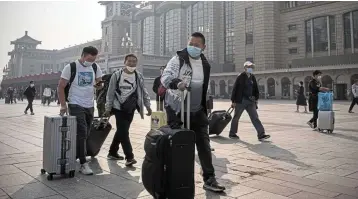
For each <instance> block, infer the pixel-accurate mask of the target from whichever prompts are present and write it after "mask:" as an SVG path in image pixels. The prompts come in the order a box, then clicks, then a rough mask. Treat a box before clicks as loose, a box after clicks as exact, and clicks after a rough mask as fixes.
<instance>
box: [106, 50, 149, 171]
mask: <svg viewBox="0 0 358 199" xmlns="http://www.w3.org/2000/svg"><path fill="white" fill-rule="evenodd" d="M137 63H138V58H137V56H135V55H134V54H128V55H126V57H125V58H124V64H125V68H121V69H119V70H118V71H116V72H115V73H114V74H113V75H112V77H111V80H110V83H109V88H108V91H107V98H106V112H105V114H104V115H106V116H108V115H110V114H111V113H112V114H114V116H115V117H116V126H117V131H116V133H115V135H114V137H113V141H112V144H111V146H110V148H109V153H108V156H107V157H108V159H111V160H123V159H124V158H123V157H122V156H120V155H119V154H118V150H119V145H120V144H121V145H122V149H123V153H124V155H125V159H126V163H125V165H126V166H132V165H133V164H136V163H137V161H136V160H135V159H134V154H133V148H132V144H131V141H130V138H129V129H130V126H131V124H132V121H133V117H134V112H135V110H137V111H138V112H139V114H140V115H141V117H142V119H143V118H144V111H143V107H144V106H145V107H146V109H147V111H148V113H147V116H150V115H151V114H152V109H151V108H150V97H149V94H148V91H147V89H146V87H145V84H144V77H143V75H142V73H140V72H139V71H137V70H136V67H137Z"/></svg>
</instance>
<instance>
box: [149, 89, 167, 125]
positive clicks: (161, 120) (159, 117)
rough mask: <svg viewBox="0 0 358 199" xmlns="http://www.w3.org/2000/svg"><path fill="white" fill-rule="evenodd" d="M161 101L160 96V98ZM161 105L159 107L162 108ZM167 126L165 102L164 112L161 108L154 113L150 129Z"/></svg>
mask: <svg viewBox="0 0 358 199" xmlns="http://www.w3.org/2000/svg"><path fill="white" fill-rule="evenodd" d="M159 100H160V96H159ZM160 104H161V103H158V106H160ZM166 124H167V115H166V114H165V112H164V102H163V111H161V110H160V108H159V107H157V111H156V112H153V113H152V115H151V119H150V128H151V129H154V130H156V129H159V128H160V127H162V126H165V125H166Z"/></svg>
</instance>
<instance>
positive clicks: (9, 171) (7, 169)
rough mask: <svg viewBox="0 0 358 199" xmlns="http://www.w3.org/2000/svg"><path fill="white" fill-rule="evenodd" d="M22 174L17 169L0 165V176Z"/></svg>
mask: <svg viewBox="0 0 358 199" xmlns="http://www.w3.org/2000/svg"><path fill="white" fill-rule="evenodd" d="M19 172H22V171H21V170H19V169H18V168H16V167H15V166H13V165H2V166H0V176H1V175H6V174H13V173H19Z"/></svg>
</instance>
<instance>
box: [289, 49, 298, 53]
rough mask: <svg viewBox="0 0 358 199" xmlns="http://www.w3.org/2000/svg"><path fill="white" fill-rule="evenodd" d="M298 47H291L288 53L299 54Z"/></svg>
mask: <svg viewBox="0 0 358 199" xmlns="http://www.w3.org/2000/svg"><path fill="white" fill-rule="evenodd" d="M297 52H298V51H297V48H290V49H288V53H289V54H297Z"/></svg>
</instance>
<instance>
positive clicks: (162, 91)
mask: <svg viewBox="0 0 358 199" xmlns="http://www.w3.org/2000/svg"><path fill="white" fill-rule="evenodd" d="M183 65H184V60H183V59H180V58H179V73H180V70H181V68H182V67H183ZM166 92H167V88H165V87H164V86H163V84H162V82H160V85H159V88H158V95H159V96H160V97H162V98H164V96H165V93H166Z"/></svg>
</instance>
